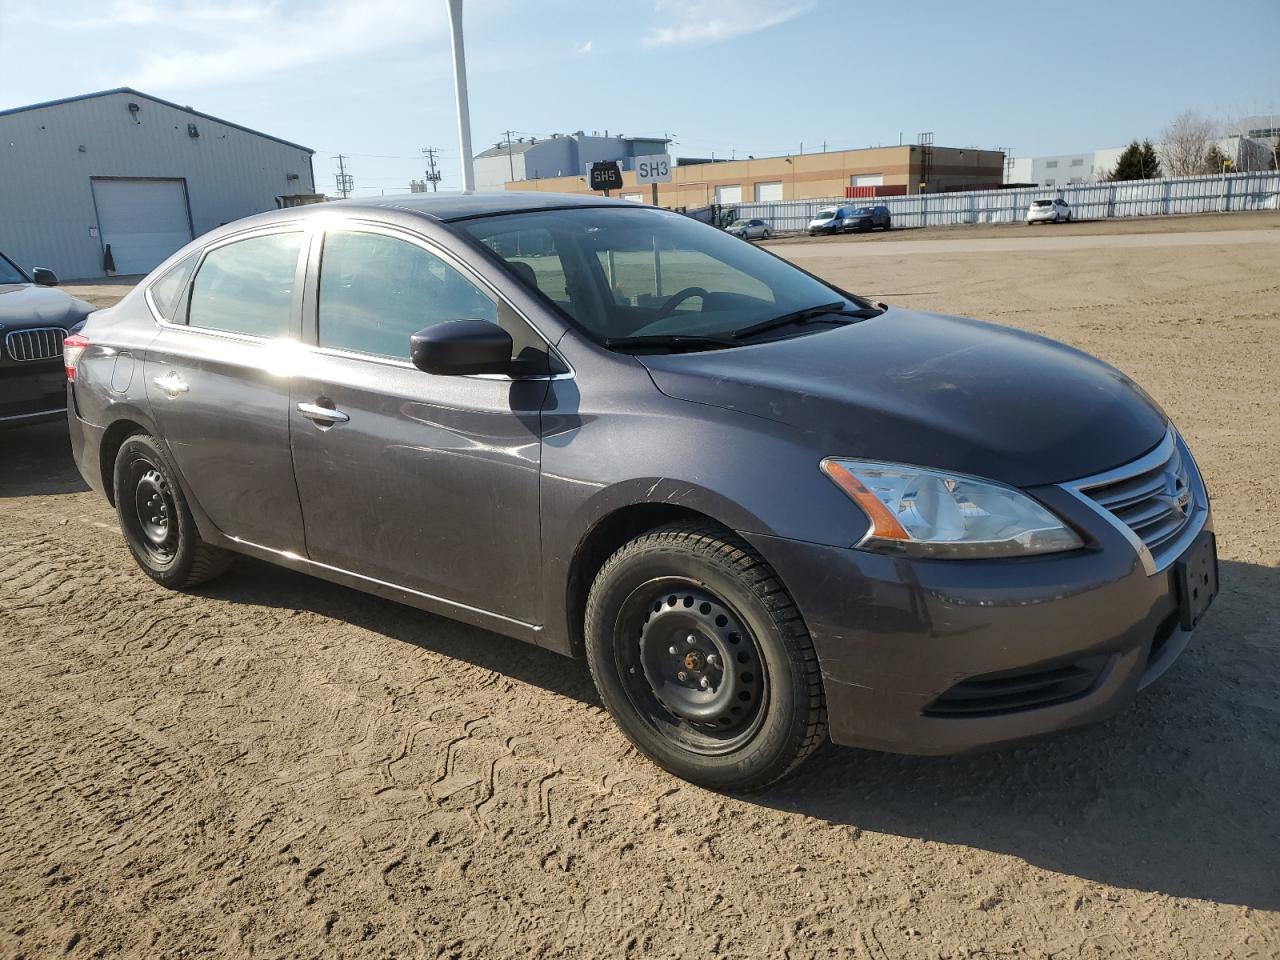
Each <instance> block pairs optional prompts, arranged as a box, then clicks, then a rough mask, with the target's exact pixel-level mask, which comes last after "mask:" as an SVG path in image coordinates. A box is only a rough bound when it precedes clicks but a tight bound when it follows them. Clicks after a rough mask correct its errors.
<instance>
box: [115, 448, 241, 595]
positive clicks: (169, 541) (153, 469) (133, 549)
mask: <svg viewBox="0 0 1280 960" xmlns="http://www.w3.org/2000/svg"><path fill="white" fill-rule="evenodd" d="M114 478H115V497H116V514H117V515H118V516H119V519H120V530H121V532H122V533H123V534H124V539H125V543H126V544H128V546H129V552H130V553H132V554H133V558H134V560H136V561H137V562H138V566H140V567H141V568H142V570H143V572H144V573H146V575H147V576H149V577H150V578H151V579H152V580H154V581H156V583H159V584H161V585H162V586H165V587H169V588H170V589H173V590H181V589H184V588H186V587H193V586H195V585H196V584H198V583H203V582H204V581H206V580H211V579H213V578H214V577H216V576H218V574H220V573H222V572H223V571H224V570H226V569H227V567H228V566H229V565H230V563H231V559H232V555H231V554H230V553H228V552H227V551H225V550H220V549H218V548H217V547H213V546H210V545H209V544H207V543H205V542H204V541H203V540H201V539H200V531H199V530H197V529H196V524H195V520H194V518H193V517H192V516H191V509H190V508H189V507H188V506H187V499H186V497H185V496H183V493H182V488H181V487H180V486H179V484H178V477H177V471H176V470H175V469H174V468H173V467H172V465H170V463H169V459H168V457H167V456H165V453H164V450H163V449H162V447H161V445H160V441H159V440H157V439H156V438H155V437H151V436H148V435H146V434H135V435H134V436H132V437H129V438H128V439H127V440H125V442H124V443H123V444H121V446H120V450H119V451H118V452H117V454H116V463H115V474H114Z"/></svg>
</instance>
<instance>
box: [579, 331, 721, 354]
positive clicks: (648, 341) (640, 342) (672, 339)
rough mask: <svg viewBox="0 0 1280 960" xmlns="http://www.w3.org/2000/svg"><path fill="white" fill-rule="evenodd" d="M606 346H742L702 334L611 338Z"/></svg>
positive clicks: (695, 348)
mask: <svg viewBox="0 0 1280 960" xmlns="http://www.w3.org/2000/svg"><path fill="white" fill-rule="evenodd" d="M604 345H605V346H606V347H609V348H610V349H613V348H614V347H659V348H661V347H667V348H668V349H671V350H677V349H681V348H684V347H688V348H690V349H693V350H697V349H699V348H712V349H714V348H715V347H740V346H742V344H740V343H738V341H737V340H736V339H734V338H733V337H718V336H714V335H711V334H701V333H649V334H643V335H641V336H638V337H610V338H609V339H607V340H605V342H604Z"/></svg>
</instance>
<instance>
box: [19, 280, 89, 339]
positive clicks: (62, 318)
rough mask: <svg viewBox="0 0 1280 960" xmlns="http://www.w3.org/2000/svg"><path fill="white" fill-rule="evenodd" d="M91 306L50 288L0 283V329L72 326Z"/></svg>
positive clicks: (28, 284)
mask: <svg viewBox="0 0 1280 960" xmlns="http://www.w3.org/2000/svg"><path fill="white" fill-rule="evenodd" d="M93 309H94V307H93V304H91V303H86V302H85V301H83V300H77V299H76V298H75V297H72V296H68V295H67V294H66V293H63V292H62V291H61V290H55V289H53V288H52V287H38V286H36V285H35V284H33V283H0V327H4V328H5V329H6V330H16V329H18V328H19V327H66V328H70V327H73V326H75V324H77V323H79V322H80V321H81V320H83V319H84V318H85V317H87V316H88V315H89V314H90V313H92V312H93Z"/></svg>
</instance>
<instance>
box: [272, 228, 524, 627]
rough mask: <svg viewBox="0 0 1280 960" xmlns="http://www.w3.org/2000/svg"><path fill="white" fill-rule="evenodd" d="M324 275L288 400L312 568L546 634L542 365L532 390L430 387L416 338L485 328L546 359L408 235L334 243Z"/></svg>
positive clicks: (323, 260)
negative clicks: (308, 346)
mask: <svg viewBox="0 0 1280 960" xmlns="http://www.w3.org/2000/svg"><path fill="white" fill-rule="evenodd" d="M318 267H319V281H318V283H317V284H316V285H315V289H316V300H315V302H316V308H315V314H314V316H315V331H314V340H315V350H314V351H313V352H312V354H311V355H310V357H309V358H308V360H307V361H306V362H305V363H304V364H303V365H302V366H301V367H300V368H299V374H298V376H296V377H295V378H294V380H293V385H292V397H291V400H292V403H291V411H292V412H291V416H292V418H293V423H292V430H291V435H292V445H293V460H294V467H295V473H296V478H297V486H298V492H299V495H300V497H301V501H302V508H303V516H304V521H305V526H306V543H307V555H308V557H310V559H312V560H313V561H316V562H318V563H323V564H326V565H328V566H332V567H337V568H339V569H342V570H347V571H350V572H352V573H357V574H360V575H361V576H365V577H369V578H372V579H375V580H379V581H382V582H385V583H390V584H393V585H395V586H399V587H404V588H407V589H410V590H413V591H416V592H418V593H423V594H427V595H428V596H431V597H434V598H437V599H440V600H444V601H447V602H449V603H453V604H457V605H461V606H464V607H469V608H473V609H477V610H480V611H483V612H486V613H491V614H494V615H497V616H499V617H504V618H507V619H512V620H517V621H521V622H523V623H534V624H536V623H540V622H541V613H540V607H539V602H538V596H539V593H538V584H539V575H540V567H541V550H540V533H539V517H538V471H539V467H540V462H541V437H540V409H541V406H542V402H543V400H544V398H545V397H546V392H547V385H548V384H547V379H546V377H545V376H539V375H538V370H537V369H536V365H535V366H530V367H528V369H529V372H530V373H531V376H530V378H528V379H519V378H516V379H513V378H511V377H505V376H504V377H495V376H470V377H465V376H464V377H449V376H434V375H431V374H427V373H423V372H422V371H420V370H418V369H417V368H416V367H414V366H413V364H412V363H411V362H410V361H409V337H410V336H411V335H412V334H414V333H416V332H417V331H419V330H421V329H422V328H424V327H427V326H430V325H432V324H434V323H439V322H444V321H447V320H460V319H473V318H479V319H484V320H489V321H491V322H494V323H498V322H501V323H502V324H503V326H504V327H507V329H509V330H511V331H512V335H513V340H514V341H515V353H516V354H517V355H519V356H521V357H524V358H525V360H526V361H527V358H528V357H529V356H531V355H533V354H536V352H537V351H538V349H539V347H541V349H543V350H545V344H543V343H541V342H540V341H538V340H537V339H536V335H535V334H533V333H532V331H530V330H528V328H527V325H524V321H523V320H521V319H520V318H519V317H518V316H515V315H514V313H513V312H511V311H510V308H509V307H508V306H507V305H506V304H505V303H500V302H499V300H498V298H497V297H496V296H495V295H494V294H493V293H491V292H490V291H488V290H487V289H486V288H485V287H484V286H483V285H482V284H481V283H480V282H479V281H478V280H477V278H475V277H473V276H469V275H468V274H467V273H465V272H464V271H463V269H462V268H461V265H460V264H458V263H456V262H454V261H451V260H450V258H449V257H448V255H447V254H446V253H444V252H443V251H439V250H436V249H434V248H433V247H431V246H430V245H428V244H427V243H425V242H424V241H420V240H419V239H417V238H414V237H411V236H409V235H405V234H399V233H397V232H395V231H389V230H382V229H379V228H375V227H352V228H351V229H339V228H330V229H329V231H328V232H327V235H326V237H325V239H324V247H323V250H322V253H321V254H320V256H319V259H318ZM543 356H544V358H545V353H544V354H543ZM326 410H332V411H333V415H332V417H329V416H327V415H326V414H325V411H326Z"/></svg>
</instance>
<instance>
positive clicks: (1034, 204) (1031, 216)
mask: <svg viewBox="0 0 1280 960" xmlns="http://www.w3.org/2000/svg"><path fill="white" fill-rule="evenodd" d="M1046 221H1047V222H1050V223H1070V222H1071V205H1070V204H1068V203H1067V201H1065V200H1063V199H1062V198H1061V197H1054V198H1052V199H1045V200H1032V201H1031V206H1030V207H1028V208H1027V223H1045V222H1046Z"/></svg>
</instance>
